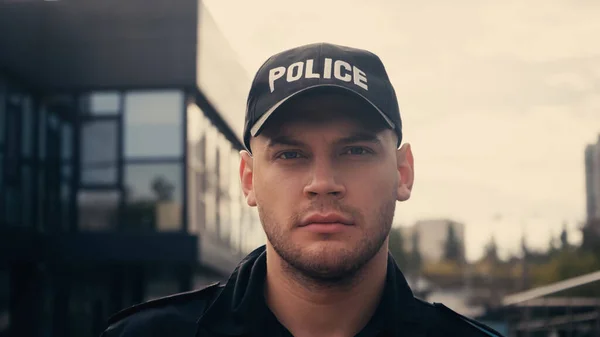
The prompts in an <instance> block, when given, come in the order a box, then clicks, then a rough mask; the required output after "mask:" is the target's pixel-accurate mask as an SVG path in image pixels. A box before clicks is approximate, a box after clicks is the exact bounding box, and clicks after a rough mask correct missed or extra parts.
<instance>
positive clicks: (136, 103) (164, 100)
mask: <svg viewBox="0 0 600 337" xmlns="http://www.w3.org/2000/svg"><path fill="white" fill-rule="evenodd" d="M182 117H183V94H182V92H179V91H163V92H130V93H128V94H127V95H126V96H125V156H126V157H129V158H131V157H158V156H181V155H182V137H183V127H182Z"/></svg>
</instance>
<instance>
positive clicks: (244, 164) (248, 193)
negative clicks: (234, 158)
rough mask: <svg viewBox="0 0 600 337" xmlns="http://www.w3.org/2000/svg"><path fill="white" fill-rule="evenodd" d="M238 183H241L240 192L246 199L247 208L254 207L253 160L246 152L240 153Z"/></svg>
mask: <svg viewBox="0 0 600 337" xmlns="http://www.w3.org/2000/svg"><path fill="white" fill-rule="evenodd" d="M240 157H241V160H240V181H241V183H242V192H244V197H245V198H246V203H247V204H248V206H251V207H254V206H256V197H255V196H254V179H253V178H254V172H253V161H254V158H252V156H251V155H250V153H248V151H246V150H243V151H240Z"/></svg>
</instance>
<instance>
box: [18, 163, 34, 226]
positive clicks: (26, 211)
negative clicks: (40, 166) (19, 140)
mask: <svg viewBox="0 0 600 337" xmlns="http://www.w3.org/2000/svg"><path fill="white" fill-rule="evenodd" d="M33 179H34V177H33V170H32V169H31V167H29V166H23V167H21V197H22V198H21V202H22V204H21V206H22V207H21V214H22V216H21V221H22V222H23V225H24V226H26V227H34V224H33V218H32V214H33V213H32V212H31V210H32V208H33Z"/></svg>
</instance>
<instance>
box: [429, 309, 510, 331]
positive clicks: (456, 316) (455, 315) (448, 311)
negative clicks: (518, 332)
mask: <svg viewBox="0 0 600 337" xmlns="http://www.w3.org/2000/svg"><path fill="white" fill-rule="evenodd" d="M433 306H435V307H436V308H438V309H440V310H441V312H442V313H444V314H445V315H446V316H447V317H449V318H452V319H454V320H459V321H462V322H465V323H467V324H469V325H471V326H472V327H473V328H475V329H477V330H479V331H480V332H481V333H482V334H483V335H484V336H489V337H503V336H502V334H500V333H499V332H498V331H496V330H494V329H492V328H490V327H489V326H487V325H485V324H483V323H481V322H478V321H476V320H474V319H471V318H468V317H465V316H463V315H461V314H459V313H457V312H456V311H454V310H452V309H450V308H448V307H447V306H445V305H443V304H442V303H433Z"/></svg>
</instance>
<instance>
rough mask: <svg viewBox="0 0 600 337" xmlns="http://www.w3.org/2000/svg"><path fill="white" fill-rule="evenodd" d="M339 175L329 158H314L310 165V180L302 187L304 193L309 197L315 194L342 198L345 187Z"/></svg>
mask: <svg viewBox="0 0 600 337" xmlns="http://www.w3.org/2000/svg"><path fill="white" fill-rule="evenodd" d="M339 175H340V174H339V171H338V170H337V169H336V168H335V166H334V165H333V163H332V162H331V160H326V159H319V160H315V161H314V162H313V165H312V167H311V173H310V181H309V182H308V183H307V185H306V186H305V187H304V194H305V195H306V196H308V197H309V198H313V197H316V196H334V197H336V198H343V197H344V195H345V194H346V187H345V186H344V184H342V183H341V182H340V179H339Z"/></svg>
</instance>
